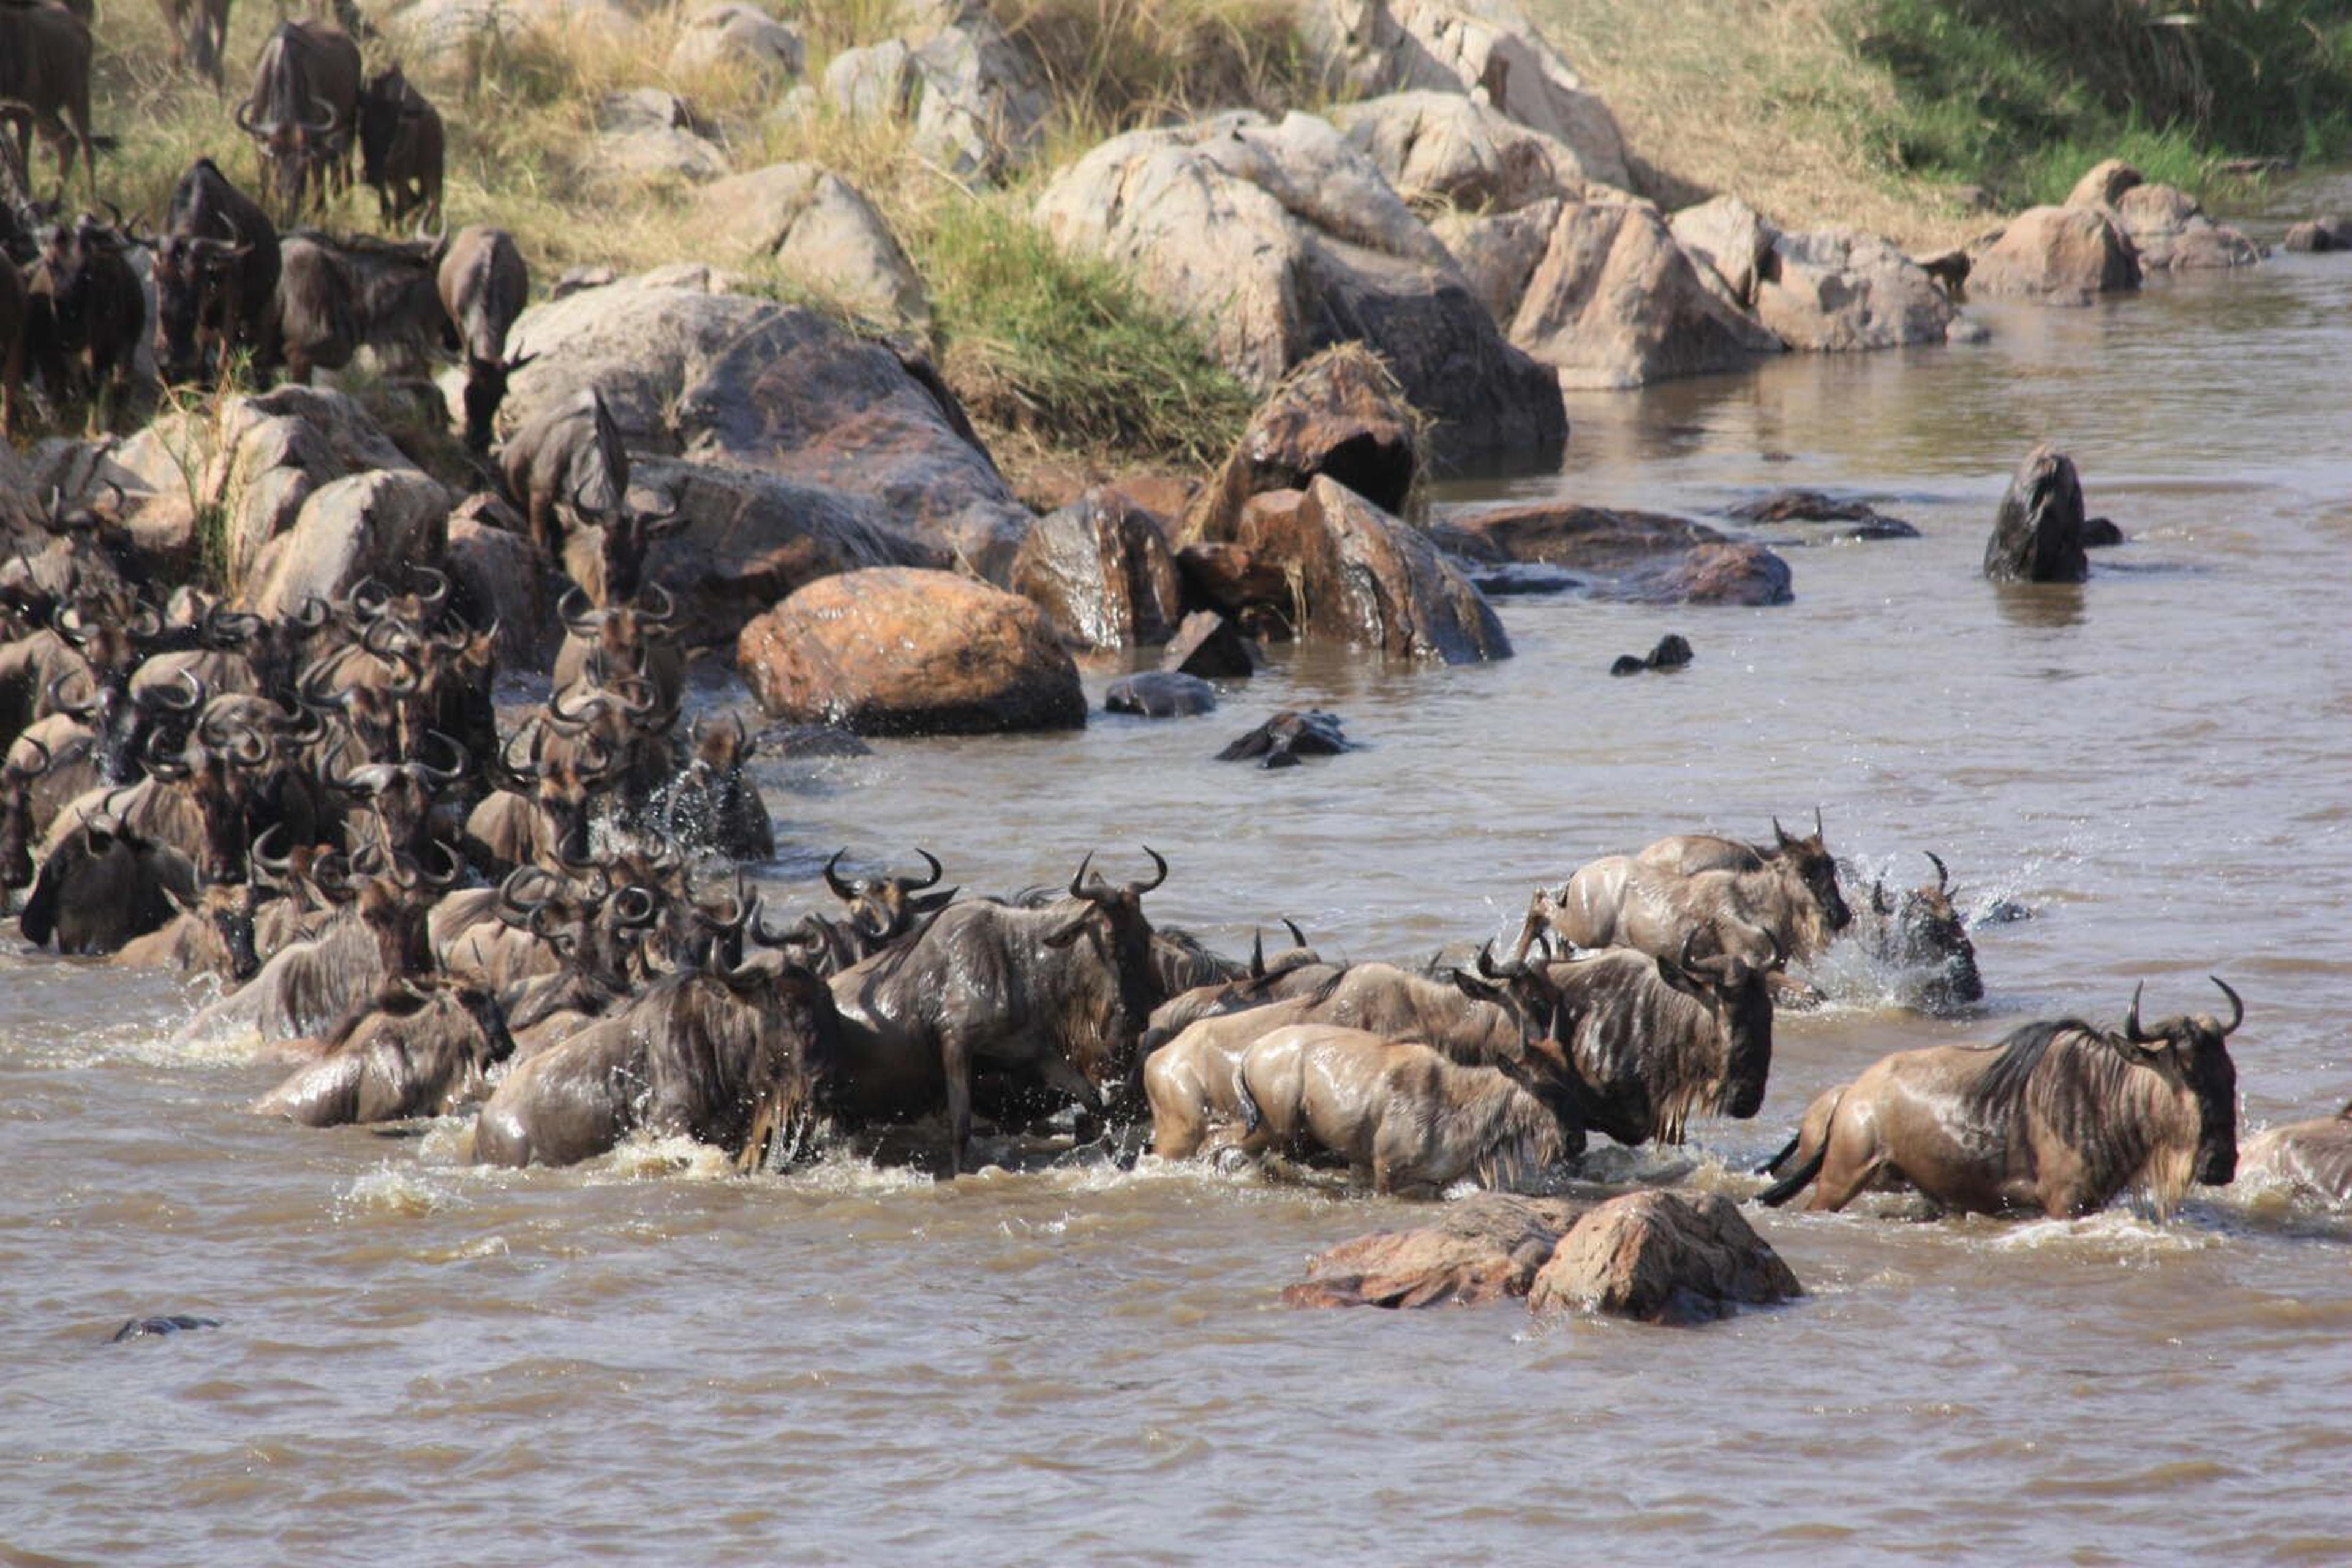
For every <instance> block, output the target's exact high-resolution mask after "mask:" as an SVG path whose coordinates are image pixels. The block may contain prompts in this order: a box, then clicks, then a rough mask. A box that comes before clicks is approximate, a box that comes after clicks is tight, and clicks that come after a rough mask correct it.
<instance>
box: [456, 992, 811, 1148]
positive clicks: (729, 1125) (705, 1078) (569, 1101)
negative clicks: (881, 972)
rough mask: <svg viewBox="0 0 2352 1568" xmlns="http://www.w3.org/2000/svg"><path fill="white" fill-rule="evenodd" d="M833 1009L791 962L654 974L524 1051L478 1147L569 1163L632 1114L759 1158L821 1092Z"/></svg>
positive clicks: (481, 1120)
mask: <svg viewBox="0 0 2352 1568" xmlns="http://www.w3.org/2000/svg"><path fill="white" fill-rule="evenodd" d="M837 1030H838V1023H837V1020H836V1018H835V1013H834V1003H833V995H832V994H831V993H830V992H829V991H828V990H827V989H826V987H825V984H824V982H823V981H822V980H819V979H818V978H817V977H816V976H815V975H814V974H812V973H809V972H808V971H807V970H805V969H803V968H800V967H799V966H797V965H793V964H785V965H782V966H781V967H779V966H775V965H774V964H772V963H770V962H763V961H761V960H755V961H753V962H752V963H747V964H743V965H741V966H729V965H727V964H724V963H718V964H712V965H709V966H706V967H704V968H701V969H698V970H694V971H691V972H688V973H682V974H677V975H674V976H671V977H669V978H667V979H665V980H661V981H657V982H656V983H655V984H654V985H653V986H651V987H650V988H649V989H648V990H647V991H646V993H645V994H644V995H642V996H641V997H639V998H638V999H637V1000H636V1001H635V1002H634V1003H633V1004H631V1005H629V1006H628V1007H627V1008H626V1009H625V1010H624V1011H622V1012H619V1013H616V1014H614V1015H613V1016H610V1017H607V1018H605V1019H604V1020H602V1021H600V1022H598V1023H596V1024H593V1025H591V1026H589V1027H587V1028H585V1029H583V1030H582V1031H581V1032H580V1033H578V1034H576V1035H574V1036H572V1037H571V1038H570V1039H567V1040H565V1041H564V1042H563V1043H562V1044H561V1045H559V1046H556V1047H553V1048H551V1049H550V1050H546V1051H543V1052H541V1053H540V1054H539V1055H537V1056H535V1057H532V1058H530V1059H529V1060H527V1061H523V1062H520V1063H518V1064H517V1065H516V1066H515V1068H513V1069H512V1070H511V1071H510V1072H509V1073H508V1075H507V1077H506V1079H505V1081H504V1082H502V1083H500V1084H499V1087H498V1089H496V1090H495V1091H494V1092H493V1093H492V1094H491V1096H490V1098H489V1100H488V1103H486V1104H485V1105H484V1106H483V1107H482V1110H481V1114H480V1116H479V1117H478V1119H477V1120H476V1122H475V1130H474V1158H475V1159H476V1160H477V1161H478V1162H480V1163H484V1164H494V1165H530V1164H542V1165H569V1164H572V1163H576V1162H578V1161H581V1160H584V1159H587V1158H589V1157H590V1156H592V1155H595V1154H601V1153H603V1152H605V1151H606V1150H608V1149H610V1148H612V1147H613V1145H614V1144H615V1143H617V1142H620V1141H621V1139H622V1138H624V1137H625V1136H627V1134H628V1133H629V1132H630V1131H632V1130H634V1129H635V1128H638V1127H645V1128H647V1129H650V1130H651V1131H655V1132H657V1133H667V1134H673V1135H677V1134H683V1135H684V1136H686V1137H689V1138H693V1139H695V1140H697V1141H698V1142H704V1143H709V1144H714V1145H716V1146H718V1147H719V1148H721V1149H725V1150H727V1151H728V1152H730V1153H733V1154H735V1155H736V1156H737V1159H738V1162H739V1163H740V1164H741V1165H743V1166H746V1167H749V1166H752V1165H756V1164H757V1163H759V1162H760V1160H761V1158H762V1157H763V1155H764V1153H765V1145H766V1143H767V1142H768V1140H769V1138H770V1137H771V1136H772V1134H775V1133H778V1132H782V1131H786V1130H787V1129H788V1128H789V1127H790V1126H791V1125H792V1124H793V1123H794V1122H797V1121H803V1119H805V1118H807V1117H808V1116H809V1115H810V1114H811V1113H812V1111H813V1110H814V1106H815V1104H816V1102H817V1100H818V1099H819V1097H820V1095H821V1094H822V1091H823V1086H824V1081H825V1079H826V1076H827V1074H828V1072H829V1071H830V1069H831V1067H832V1058H833V1056H834V1053H835V1049H836V1043H837Z"/></svg>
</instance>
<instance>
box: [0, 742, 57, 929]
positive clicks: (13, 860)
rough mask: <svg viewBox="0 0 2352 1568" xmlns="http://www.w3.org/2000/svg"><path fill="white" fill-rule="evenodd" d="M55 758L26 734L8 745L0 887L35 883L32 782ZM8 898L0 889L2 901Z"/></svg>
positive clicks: (0, 788) (1, 787)
mask: <svg viewBox="0 0 2352 1568" xmlns="http://www.w3.org/2000/svg"><path fill="white" fill-rule="evenodd" d="M20 752H21V753H24V754H23V755H22V756H21V757H20V756H19V753H20ZM56 761H57V758H56V754H55V753H54V752H51V751H50V749H49V747H48V746H47V744H45V743H44V742H42V741H40V740H39V739H38V738H37V737H34V736H30V735H26V736H22V737H20V738H19V739H18V740H17V742H16V744H15V745H13V746H11V747H10V748H9V751H8V758H7V761H6V763H5V764H0V889H17V888H26V887H30V886H32V882H33V836H34V833H35V831H36V826H35V823H34V820H33V786H34V784H36V783H37V782H38V781H39V780H40V777H41V775H42V774H44V773H47V772H48V771H49V768H50V766H51V765H52V764H53V763H55V762H56ZM0 901H5V892H0Z"/></svg>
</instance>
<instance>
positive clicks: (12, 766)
mask: <svg viewBox="0 0 2352 1568" xmlns="http://www.w3.org/2000/svg"><path fill="white" fill-rule="evenodd" d="M17 739H19V740H21V741H23V742H25V744H26V745H28V746H30V747H32V748H33V750H35V751H37V752H40V753H41V763H40V765H39V766H38V767H33V768H20V767H18V766H16V762H15V760H14V759H13V758H12V759H11V760H10V762H9V764H8V771H9V772H10V773H15V774H16V777H17V778H18V779H20V780H23V781H25V782H27V783H29V782H30V781H32V780H34V779H37V778H39V777H40V776H41V775H42V774H43V773H47V772H48V771H49V765H50V764H51V763H54V762H56V761H57V756H56V754H55V753H54V752H51V751H50V750H49V748H48V747H47V746H46V745H44V744H43V743H42V742H41V738H40V737H39V736H38V735H20V736H18V737H17Z"/></svg>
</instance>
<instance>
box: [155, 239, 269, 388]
mask: <svg viewBox="0 0 2352 1568" xmlns="http://www.w3.org/2000/svg"><path fill="white" fill-rule="evenodd" d="M247 250H248V247H245V246H241V245H238V244H236V242H234V241H232V240H226V239H215V238H212V237H209V236H206V235H189V234H167V235H165V236H163V237H162V238H161V239H159V240H157V241H156V242H155V261H154V279H155V357H156V359H158V360H159V361H161V362H162V363H163V374H164V375H165V376H166V377H168V378H169V379H171V380H173V381H185V380H187V379H188V378H189V377H191V376H193V375H194V374H196V371H197V366H198V360H199V355H200V354H201V353H202V349H203V344H202V342H201V337H200V334H201V331H202V329H203V327H204V324H205V318H206V317H207V316H211V315H214V314H215V313H216V312H217V311H218V310H219V309H220V301H221V300H223V299H224V298H225V297H226V295H227V294H228V293H229V292H230V291H231V290H233V289H236V288H237V287H238V286H239V283H240V279H239V276H238V268H239V265H240V264H241V263H242V262H243V261H244V260H245V258H246V256H247Z"/></svg>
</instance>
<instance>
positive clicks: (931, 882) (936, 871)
mask: <svg viewBox="0 0 2352 1568" xmlns="http://www.w3.org/2000/svg"><path fill="white" fill-rule="evenodd" d="M736 722H737V723H739V724H740V723H741V722H742V720H741V719H740V718H739V719H737V720H736ZM915 853H916V854H918V855H920V856H921V857H922V858H923V864H925V865H926V866H929V868H931V874H930V876H929V879H926V880H924V881H920V882H909V883H908V884H907V890H908V892H910V893H912V892H919V891H920V890H921V889H925V888H936V887H938V886H939V885H940V878H941V877H944V876H946V875H947V871H946V870H945V868H942V867H941V866H940V858H939V857H938V856H936V855H934V854H932V853H931V852H930V851H929V850H928V849H926V848H924V847H922V846H921V845H919V844H918V845H916V846H915Z"/></svg>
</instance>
